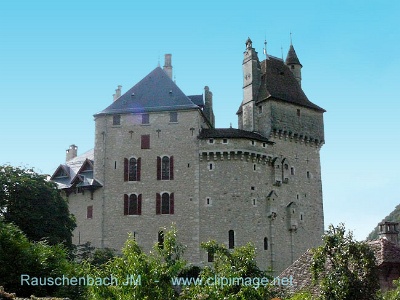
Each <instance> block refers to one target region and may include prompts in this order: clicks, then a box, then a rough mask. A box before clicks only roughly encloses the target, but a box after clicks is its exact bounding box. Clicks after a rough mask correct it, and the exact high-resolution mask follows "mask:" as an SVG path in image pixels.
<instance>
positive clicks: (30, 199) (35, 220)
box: [0, 165, 76, 248]
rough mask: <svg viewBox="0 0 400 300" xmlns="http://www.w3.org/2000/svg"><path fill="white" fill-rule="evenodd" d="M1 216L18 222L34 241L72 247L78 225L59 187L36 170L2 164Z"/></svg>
mask: <svg viewBox="0 0 400 300" xmlns="http://www.w3.org/2000/svg"><path fill="white" fill-rule="evenodd" d="M0 217H2V218H3V220H4V221H5V222H8V223H14V224H15V225H17V226H18V227H19V228H20V229H21V230H22V231H23V232H24V233H25V234H26V235H27V237H28V238H29V239H30V240H31V241H42V240H46V241H47V242H48V243H49V244H50V245H55V244H58V243H62V244H64V245H65V246H66V247H68V248H71V247H72V231H73V229H74V228H75V227H76V223H75V220H74V218H73V216H72V215H71V214H70V213H69V210H68V204H67V202H66V201H65V200H64V199H63V197H62V196H61V194H60V191H59V190H58V189H57V186H56V185H55V184H54V183H53V182H50V181H48V180H46V176H45V175H40V174H38V173H36V172H35V171H34V170H33V169H26V168H19V167H12V166H9V165H4V166H0Z"/></svg>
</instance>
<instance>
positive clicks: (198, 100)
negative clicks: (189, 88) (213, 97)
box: [188, 95, 204, 107]
mask: <svg viewBox="0 0 400 300" xmlns="http://www.w3.org/2000/svg"><path fill="white" fill-rule="evenodd" d="M188 97H189V99H190V100H192V102H193V103H194V104H196V105H197V106H200V107H204V99H203V95H191V96H188Z"/></svg>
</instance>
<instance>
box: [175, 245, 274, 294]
mask: <svg viewBox="0 0 400 300" xmlns="http://www.w3.org/2000/svg"><path fill="white" fill-rule="evenodd" d="M202 248H204V249H205V250H206V251H207V252H209V253H211V254H212V255H213V256H214V261H213V264H212V266H206V267H205V268H204V269H203V270H202V271H201V272H200V275H199V279H198V281H197V284H191V285H189V286H187V287H186V288H185V289H184V290H183V293H182V295H181V299H188V300H189V299H210V300H212V299H215V300H217V299H243V300H244V299H254V300H257V299H270V298H271V297H272V295H273V292H272V289H271V286H269V285H262V284H258V283H259V280H260V279H261V278H268V280H269V282H270V280H271V278H272V277H271V276H269V275H268V274H267V273H266V272H263V271H261V270H260V269H259V268H258V267H257V264H256V262H255V248H254V246H253V245H252V244H247V245H246V246H242V247H238V248H235V249H234V250H233V251H231V250H228V249H226V247H225V246H223V245H219V244H217V243H216V242H215V241H210V242H208V243H203V244H202ZM210 278H211V281H210V280H209V279H210ZM234 278H236V279H239V281H236V282H235V281H230V280H232V279H234ZM240 279H243V280H244V281H241V280H240ZM245 279H248V281H247V282H246V281H245ZM207 280H208V281H207ZM218 280H220V281H218ZM224 281H225V282H224Z"/></svg>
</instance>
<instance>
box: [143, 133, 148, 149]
mask: <svg viewBox="0 0 400 300" xmlns="http://www.w3.org/2000/svg"><path fill="white" fill-rule="evenodd" d="M141 146H142V149H150V135H148V134H147V135H142V136H141Z"/></svg>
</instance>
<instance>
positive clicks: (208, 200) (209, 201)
mask: <svg viewBox="0 0 400 300" xmlns="http://www.w3.org/2000/svg"><path fill="white" fill-rule="evenodd" d="M206 205H208V206H211V198H210V197H207V198H206Z"/></svg>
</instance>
